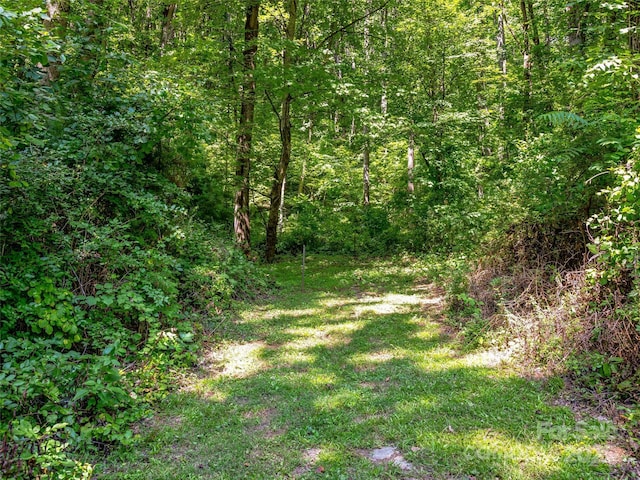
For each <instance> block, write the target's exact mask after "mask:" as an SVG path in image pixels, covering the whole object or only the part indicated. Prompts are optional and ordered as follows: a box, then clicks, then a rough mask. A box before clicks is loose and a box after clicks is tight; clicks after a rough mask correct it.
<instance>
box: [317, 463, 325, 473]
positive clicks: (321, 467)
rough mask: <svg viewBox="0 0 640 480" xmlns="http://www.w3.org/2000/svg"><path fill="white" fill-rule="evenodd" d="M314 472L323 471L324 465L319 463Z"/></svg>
mask: <svg viewBox="0 0 640 480" xmlns="http://www.w3.org/2000/svg"><path fill="white" fill-rule="evenodd" d="M316 472H318V473H324V467H323V466H322V465H320V466H319V467H318V468H316Z"/></svg>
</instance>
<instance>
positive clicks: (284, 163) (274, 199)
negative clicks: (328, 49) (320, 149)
mask: <svg viewBox="0 0 640 480" xmlns="http://www.w3.org/2000/svg"><path fill="white" fill-rule="evenodd" d="M287 10H288V13H289V20H288V21H287V32H286V36H287V40H288V41H289V42H290V43H291V42H293V41H294V40H295V38H296V18H297V13H298V2H297V0H288V8H287ZM291 55H292V54H291V51H290V48H289V47H285V50H284V55H283V66H284V75H285V78H284V81H285V82H288V81H289V79H288V78H287V76H288V71H289V67H290V66H291ZM292 101H293V97H292V96H291V92H290V91H289V88H287V89H286V90H285V94H284V99H283V100H282V109H281V112H280V141H281V144H282V146H281V150H280V161H279V162H278V166H277V167H276V171H275V174H274V180H273V184H272V186H271V196H270V200H271V202H270V205H269V219H268V220H267V244H266V260H267V262H269V263H271V262H273V260H274V258H275V256H276V245H277V242H278V219H279V217H280V215H279V214H280V206H281V205H282V202H283V200H284V199H283V196H282V194H283V192H284V188H283V185H284V182H285V178H286V175H287V169H288V168H289V162H290V161H291V103H292Z"/></svg>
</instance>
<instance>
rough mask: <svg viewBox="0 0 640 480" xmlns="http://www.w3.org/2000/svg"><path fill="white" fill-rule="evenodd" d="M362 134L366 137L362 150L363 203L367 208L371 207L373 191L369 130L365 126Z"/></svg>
mask: <svg viewBox="0 0 640 480" xmlns="http://www.w3.org/2000/svg"><path fill="white" fill-rule="evenodd" d="M362 134H363V135H364V137H365V140H364V148H363V150H362V203H363V204H364V206H365V207H368V206H369V203H370V198H369V192H370V190H371V179H370V177H369V164H370V161H371V159H370V152H369V138H368V135H369V128H368V127H367V126H366V125H365V126H364V127H362Z"/></svg>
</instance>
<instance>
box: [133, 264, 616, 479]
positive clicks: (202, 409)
mask: <svg viewBox="0 0 640 480" xmlns="http://www.w3.org/2000/svg"><path fill="white" fill-rule="evenodd" d="M344 268H347V267H344ZM365 273H366V272H363V271H361V272H360V273H359V274H360V275H361V277H362V278H365V277H366V276H367V275H365ZM376 275H381V274H380V273H379V272H374V273H372V274H371V275H370V276H369V277H370V278H376ZM385 275H387V277H386V278H387V280H388V278H389V276H390V275H391V274H386V273H385ZM343 278H352V279H353V278H354V274H353V272H348V271H347V272H343ZM332 285H333V284H332ZM332 288H333V286H332ZM378 288H381V286H378ZM430 288H431V287H429V288H428V289H427V290H425V291H424V292H421V293H415V294H404V293H386V294H385V293H380V294H374V293H366V294H361V293H358V289H357V288H354V289H353V291H354V292H355V294H354V295H353V296H350V297H346V296H344V294H342V295H340V296H336V295H332V294H330V293H329V292H327V293H326V295H325V294H323V293H322V292H316V293H314V295H313V296H312V297H309V296H303V295H298V296H297V297H294V296H293V295H291V296H290V297H285V296H283V299H282V301H271V303H270V305H268V306H260V307H259V308H251V309H247V310H245V311H244V312H241V314H240V315H241V318H240V319H238V321H237V322H235V323H234V324H233V325H230V326H229V327H230V328H229V332H230V333H231V334H235V336H233V337H232V338H235V339H236V340H235V342H229V343H227V344H222V345H220V344H219V346H218V348H216V349H214V350H213V351H211V352H209V354H208V355H207V356H206V357H205V358H204V359H203V362H202V363H201V366H202V372H201V375H204V376H205V378H202V377H200V378H198V379H194V381H193V382H192V384H191V385H189V386H188V387H187V388H185V389H183V391H182V393H181V394H180V395H178V396H176V400H175V404H176V411H177V412H178V414H179V415H180V418H183V420H182V423H181V424H180V425H177V426H175V428H174V429H173V430H172V431H171V433H170V434H168V436H167V438H168V439H169V440H168V442H169V444H170V445H172V448H174V447H173V444H176V443H178V446H177V447H175V450H176V451H180V452H188V453H182V454H181V458H183V459H184V458H193V461H192V463H194V464H195V465H200V464H211V465H213V467H212V468H215V469H217V468H219V466H220V465H222V468H224V469H225V470H224V476H220V477H216V478H311V477H312V476H315V475H319V474H323V475H324V476H326V478H354V479H356V478H362V479H369V478H371V479H373V478H389V479H401V478H424V479H431V478H487V479H488V478H511V479H514V480H516V479H522V480H524V479H533V478H539V479H547V478H549V479H550V478H558V479H560V478H565V479H570V478H571V479H572V478H582V477H580V476H577V477H576V476H572V472H573V471H574V467H575V465H574V463H572V462H588V461H591V462H593V461H594V458H595V459H596V460H597V458H598V456H597V455H596V454H595V453H594V452H596V446H597V445H593V444H592V445H585V444H584V443H580V442H572V441H563V442H562V443H561V445H560V443H558V445H556V444H555V443H550V442H546V441H545V440H544V438H541V437H540V436H539V435H538V434H537V433H536V429H537V428H538V426H539V425H540V422H541V420H539V419H549V418H551V419H553V421H554V422H555V423H554V424H556V423H557V424H561V425H565V424H567V425H568V424H571V421H572V418H571V414H570V412H568V411H567V410H566V409H559V408H556V407H547V406H545V403H544V400H543V398H544V395H543V393H542V390H540V389H539V387H538V386H537V384H536V383H535V382H532V381H530V380H527V379H522V378H520V377H518V376H517V375H516V373H515V372H513V371H511V370H508V369H504V368H501V366H502V362H503V359H504V353H501V352H485V353H473V354H463V353H461V352H460V351H459V350H458V347H459V345H458V344H457V343H456V342H454V341H451V339H450V338H449V337H448V336H447V334H446V333H445V332H443V330H442V327H441V325H440V324H438V323H437V322H435V321H434V315H438V312H439V309H440V307H441V306H442V303H441V302H442V298H441V296H432V297H426V296H422V295H423V294H424V295H430V294H433V293H434V292H433V291H432V290H431V289H430ZM340 291H341V292H344V290H340ZM407 291H411V292H414V291H415V290H414V289H407ZM435 293H438V292H435ZM296 295H297V293H296ZM287 305H288V306H289V308H287ZM256 307H257V306H256ZM233 329H235V331H234V330H233ZM229 336H230V337H231V335H229ZM514 399H517V400H514ZM185 405H189V407H188V408H189V409H191V413H190V414H189V413H184V412H185V408H186V407H185ZM543 412H544V413H543ZM543 415H544V416H543ZM198 422H200V423H202V425H201V426H198ZM198 429H199V432H200V433H199V434H198V439H197V441H195V442H194V441H193V431H194V430H198ZM177 438H180V440H179V441H178V440H176V439H177ZM601 450H602V451H598V452H597V453H598V454H599V456H600V457H601V458H602V457H605V456H607V455H608V456H610V457H614V456H616V455H615V454H617V453H618V452H616V451H614V449H612V448H609V449H606V451H604V450H605V449H604V448H603V449H601ZM612 452H613V453H612ZM617 456H618V457H621V455H617ZM160 458H162V457H161V456H160ZM211 459H213V460H211ZM576 468H577V467H576ZM586 468H587V469H588V468H590V467H588V465H587V467H586ZM175 471H176V472H177V471H178V468H177V467H176V470H175ZM200 471H201V469H200V467H196V468H195V472H196V475H195V476H194V478H212V477H206V476H205V477H201V476H198V472H200ZM216 471H217V470H216ZM575 471H584V469H583V470H580V469H579V468H578V470H575ZM145 478H146V477H145ZM166 478H169V477H166ZM170 478H179V476H178V475H174V476H173V477H170ZM584 478H589V479H593V478H596V477H584Z"/></svg>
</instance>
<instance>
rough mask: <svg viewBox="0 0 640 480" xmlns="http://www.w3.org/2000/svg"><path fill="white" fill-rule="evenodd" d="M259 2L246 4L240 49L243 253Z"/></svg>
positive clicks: (237, 221)
mask: <svg viewBox="0 0 640 480" xmlns="http://www.w3.org/2000/svg"><path fill="white" fill-rule="evenodd" d="M259 10H260V3H259V1H257V0H248V1H247V5H246V19H245V27H244V32H245V33H244V40H245V44H244V50H243V57H244V62H243V65H242V66H243V76H244V78H243V83H242V93H241V108H240V124H239V125H240V126H239V133H238V140H237V145H238V153H237V158H236V194H235V202H234V227H233V230H234V232H235V238H236V243H237V244H238V245H239V246H240V248H242V250H243V251H244V252H245V254H246V255H249V253H250V252H251V224H250V218H249V194H250V190H249V187H250V180H249V175H250V170H251V142H252V132H253V119H254V110H255V102H256V81H255V78H254V70H255V68H256V64H255V56H256V52H257V51H258V43H257V40H258V27H259V23H258V22H259Z"/></svg>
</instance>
